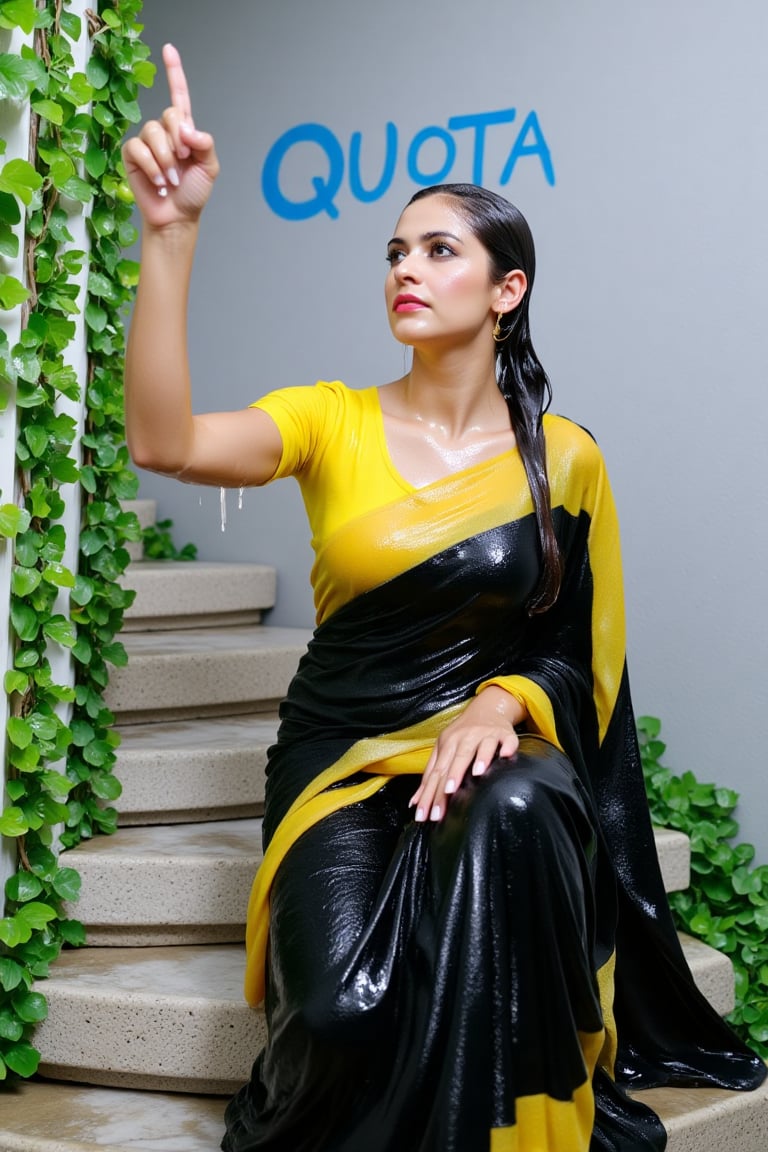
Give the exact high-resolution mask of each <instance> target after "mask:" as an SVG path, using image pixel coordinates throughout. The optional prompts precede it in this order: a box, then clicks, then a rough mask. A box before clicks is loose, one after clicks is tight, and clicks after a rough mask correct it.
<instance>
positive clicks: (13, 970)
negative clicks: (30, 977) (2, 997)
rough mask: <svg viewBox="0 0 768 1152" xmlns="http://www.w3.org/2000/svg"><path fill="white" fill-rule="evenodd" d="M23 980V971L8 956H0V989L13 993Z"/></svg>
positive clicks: (19, 965)
mask: <svg viewBox="0 0 768 1152" xmlns="http://www.w3.org/2000/svg"><path fill="white" fill-rule="evenodd" d="M23 979H24V969H23V968H22V966H21V964H17V963H16V961H15V960H12V959H11V957H10V956H0V987H2V988H4V989H5V991H6V992H13V990H14V988H18V986H19V984H21V983H22V981H23Z"/></svg>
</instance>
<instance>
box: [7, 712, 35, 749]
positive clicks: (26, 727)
mask: <svg viewBox="0 0 768 1152" xmlns="http://www.w3.org/2000/svg"><path fill="white" fill-rule="evenodd" d="M6 730H7V732H8V739H9V740H10V742H11V744H13V745H14V747H16V748H22V749H23V748H28V747H29V745H30V744H31V743H32V741H33V740H34V738H35V734H34V732H33V731H32V725H31V724H30V723H29V721H28V720H25V719H24V718H23V717H21V716H9V717H8V722H7V725H6Z"/></svg>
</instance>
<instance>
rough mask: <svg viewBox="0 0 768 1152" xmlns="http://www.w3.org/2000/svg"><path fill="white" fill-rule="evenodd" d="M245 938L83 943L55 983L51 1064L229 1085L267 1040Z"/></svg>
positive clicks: (61, 1075) (86, 1074) (47, 1030)
mask: <svg viewBox="0 0 768 1152" xmlns="http://www.w3.org/2000/svg"><path fill="white" fill-rule="evenodd" d="M243 969H244V951H243V948H242V947H241V946H239V945H231V944H230V945H227V944H220V945H217V944H207V945H203V946H180V947H169V948H138V949H134V948H81V949H78V950H77V951H69V952H65V953H62V955H61V956H60V958H59V960H58V961H57V962H56V964H55V966H54V967H53V969H52V973H51V976H50V978H49V979H48V980H46V982H45V995H46V997H47V999H48V1008H49V1011H48V1019H47V1020H45V1021H44V1022H43V1023H42V1024H41V1025H40V1026H39V1028H38V1029H37V1031H36V1032H35V1040H34V1042H35V1045H36V1046H37V1047H38V1048H39V1050H40V1052H41V1053H42V1058H43V1059H42V1064H41V1069H40V1071H41V1073H42V1074H43V1075H45V1076H50V1077H52V1078H55V1079H62V1080H75V1081H84V1082H86V1083H93V1084H102V1085H106V1086H109V1087H129V1088H152V1089H165V1090H170V1091H174V1092H195V1093H202V1094H205V1095H210V1094H216V1093H228V1092H232V1091H234V1090H235V1088H236V1087H237V1085H238V1084H241V1083H242V1082H243V1081H244V1080H246V1079H247V1078H248V1076H249V1074H250V1067H251V1064H252V1063H253V1060H254V1059H255V1057H256V1054H257V1053H258V1051H259V1049H260V1048H261V1047H262V1045H263V1043H264V1036H265V1027H264V1015H263V1012H261V1011H260V1010H256V1011H254V1010H253V1009H252V1008H249V1007H248V1005H247V1004H246V1003H245V1000H244V999H243Z"/></svg>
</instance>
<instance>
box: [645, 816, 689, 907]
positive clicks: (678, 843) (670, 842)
mask: <svg viewBox="0 0 768 1152" xmlns="http://www.w3.org/2000/svg"><path fill="white" fill-rule="evenodd" d="M653 832H654V837H655V840H656V852H657V853H658V857H659V864H660V865H661V875H662V877H663V879H664V890H665V892H684V891H685V889H686V888H687V887H688V885H689V884H690V882H691V842H690V840H689V839H688V837H687V836H686V835H685V833H684V832H676V831H675V830H674V829H673V828H654V830H653Z"/></svg>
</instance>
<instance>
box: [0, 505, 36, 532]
mask: <svg viewBox="0 0 768 1152" xmlns="http://www.w3.org/2000/svg"><path fill="white" fill-rule="evenodd" d="M29 521H30V515H29V512H27V510H26V509H25V508H19V507H17V505H16V504H0V536H7V537H10V538H13V537H14V536H16V535H17V533H19V532H26V530H27V528H28V527H29Z"/></svg>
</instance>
